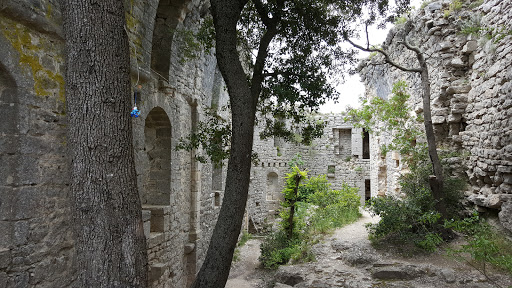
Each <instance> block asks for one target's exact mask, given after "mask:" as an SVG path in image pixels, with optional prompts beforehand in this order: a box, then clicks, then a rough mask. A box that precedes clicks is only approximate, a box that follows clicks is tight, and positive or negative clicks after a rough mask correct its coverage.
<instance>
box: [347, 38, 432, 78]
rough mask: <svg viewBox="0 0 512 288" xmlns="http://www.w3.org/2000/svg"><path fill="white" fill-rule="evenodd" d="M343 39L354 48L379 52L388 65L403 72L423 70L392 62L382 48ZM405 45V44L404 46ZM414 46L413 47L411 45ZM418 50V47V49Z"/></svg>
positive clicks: (419, 71)
mask: <svg viewBox="0 0 512 288" xmlns="http://www.w3.org/2000/svg"><path fill="white" fill-rule="evenodd" d="M345 40H346V41H347V42H348V43H350V45H352V46H354V47H355V48H357V49H359V50H361V51H365V52H377V53H380V54H381V55H382V56H384V61H385V62H386V63H388V64H389V65H391V66H393V67H395V68H397V69H399V70H402V71H405V72H416V73H421V71H423V70H422V69H421V68H407V67H404V66H402V65H400V64H398V63H396V62H394V61H393V60H391V58H390V57H389V54H388V53H387V52H386V51H384V50H382V49H377V48H369V47H368V48H364V47H363V46H361V45H358V44H356V43H354V42H353V41H352V40H350V39H349V38H345ZM406 47H407V46H406ZM413 48H414V47H413ZM418 51H419V49H418Z"/></svg>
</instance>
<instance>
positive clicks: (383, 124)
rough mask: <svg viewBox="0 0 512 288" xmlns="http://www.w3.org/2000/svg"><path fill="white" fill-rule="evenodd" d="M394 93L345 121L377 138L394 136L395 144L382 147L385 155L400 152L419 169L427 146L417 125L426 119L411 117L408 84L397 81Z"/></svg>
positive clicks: (368, 101)
mask: <svg viewBox="0 0 512 288" xmlns="http://www.w3.org/2000/svg"><path fill="white" fill-rule="evenodd" d="M392 93H393V95H392V96H391V97H390V98H389V100H384V99H382V98H379V97H375V98H372V99H366V100H364V101H363V103H362V105H361V108H359V109H350V110H349V111H348V112H347V116H346V117H345V118H344V120H345V121H347V122H351V123H353V125H354V127H358V128H364V129H365V130H366V131H368V132H369V133H372V134H374V135H380V134H382V133H385V132H388V133H391V134H392V139H391V142H390V143H389V144H383V145H382V146H381V147H380V148H381V151H382V154H383V155H384V156H385V155H386V153H387V152H388V151H393V150H395V151H399V152H400V154H401V155H402V157H404V158H405V162H406V163H407V164H408V165H412V166H415V165H416V164H417V162H418V161H417V160H421V159H423V156H422V154H423V153H424V152H425V148H426V144H425V143H418V142H417V141H416V140H417V138H418V137H420V136H421V135H422V134H423V133H422V131H421V130H420V129H419V128H418V125H417V124H418V122H422V121H423V118H422V117H421V116H417V117H412V116H411V113H410V112H411V107H410V106H409V105H408V104H407V101H408V100H409V98H410V95H409V94H408V93H407V84H406V83H405V81H398V82H396V83H395V84H394V85H393V90H392Z"/></svg>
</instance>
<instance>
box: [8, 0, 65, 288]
mask: <svg viewBox="0 0 512 288" xmlns="http://www.w3.org/2000/svg"><path fill="white" fill-rule="evenodd" d="M55 2H56V1H33V3H32V4H31V5H28V4H26V3H24V2H21V1H15V2H12V3H9V5H6V3H2V4H1V5H0V113H1V115H2V121H0V122H1V124H0V158H1V159H0V162H1V163H2V164H0V287H33V286H41V287H68V286H70V284H71V283H72V282H73V280H74V260H73V259H74V256H73V254H74V245H73V237H72V233H71V230H70V229H69V227H70V224H71V223H70V220H71V219H70V217H69V214H70V203H69V200H68V185H69V177H68V172H67V171H68V169H67V167H68V159H67V154H66V137H65V127H66V115H65V114H66V113H65V103H64V82H63V77H62V73H63V71H62V68H63V54H62V49H63V45H62V44H63V43H62V39H61V38H60V36H59V35H60V30H59V28H58V26H57V25H56V24H55V22H56V21H59V20H58V19H59V17H58V13H57V12H56V11H55V10H58V6H56V3H55ZM29 8H30V9H29Z"/></svg>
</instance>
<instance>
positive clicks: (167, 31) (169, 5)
mask: <svg viewBox="0 0 512 288" xmlns="http://www.w3.org/2000/svg"><path fill="white" fill-rule="evenodd" d="M177 2H178V3H177ZM186 2H187V1H176V0H171V1H169V0H167V1H163V0H162V1H159V3H158V9H157V11H156V16H155V25H154V28H153V39H152V48H151V69H153V71H154V72H156V73H158V75H159V76H160V77H161V78H163V80H165V81H168V80H169V68H170V65H171V48H172V41H173V37H174V32H175V30H176V26H177V25H178V23H179V22H180V17H181V12H182V10H183V7H184V5H185V3H186Z"/></svg>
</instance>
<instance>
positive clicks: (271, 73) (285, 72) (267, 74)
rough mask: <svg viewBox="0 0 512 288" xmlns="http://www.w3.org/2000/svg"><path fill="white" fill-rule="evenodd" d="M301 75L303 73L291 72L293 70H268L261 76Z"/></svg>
mask: <svg viewBox="0 0 512 288" xmlns="http://www.w3.org/2000/svg"><path fill="white" fill-rule="evenodd" d="M279 75H281V76H298V77H300V76H303V75H300V74H297V73H293V72H290V71H280V72H268V73H263V74H262V76H263V77H274V78H275V77H277V76H279Z"/></svg>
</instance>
